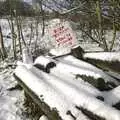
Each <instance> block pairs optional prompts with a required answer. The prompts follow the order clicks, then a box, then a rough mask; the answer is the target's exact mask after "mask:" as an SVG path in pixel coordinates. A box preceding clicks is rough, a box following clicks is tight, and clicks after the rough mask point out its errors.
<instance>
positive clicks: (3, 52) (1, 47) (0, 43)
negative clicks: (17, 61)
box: [0, 26, 7, 59]
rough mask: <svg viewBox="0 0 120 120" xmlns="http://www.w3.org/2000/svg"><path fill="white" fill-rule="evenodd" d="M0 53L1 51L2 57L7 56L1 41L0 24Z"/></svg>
mask: <svg viewBox="0 0 120 120" xmlns="http://www.w3.org/2000/svg"><path fill="white" fill-rule="evenodd" d="M0 53H1V57H2V59H5V58H6V57H7V53H6V50H5V46H4V42H3V35H2V29H1V26H0Z"/></svg>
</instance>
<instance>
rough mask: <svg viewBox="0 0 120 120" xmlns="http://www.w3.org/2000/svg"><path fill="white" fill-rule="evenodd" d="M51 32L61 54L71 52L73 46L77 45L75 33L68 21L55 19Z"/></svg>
mask: <svg viewBox="0 0 120 120" xmlns="http://www.w3.org/2000/svg"><path fill="white" fill-rule="evenodd" d="M49 33H50V36H51V37H52V40H53V41H52V42H53V43H54V45H55V48H56V50H57V52H59V53H61V54H66V52H70V50H71V48H72V47H74V46H76V45H77V40H76V37H75V34H74V32H73V30H72V28H71V27H70V24H69V22H67V21H60V20H59V19H57V20H53V21H52V22H51V27H50V29H49ZM64 52H65V53H64Z"/></svg>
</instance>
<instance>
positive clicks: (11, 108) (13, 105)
mask: <svg viewBox="0 0 120 120" xmlns="http://www.w3.org/2000/svg"><path fill="white" fill-rule="evenodd" d="M16 84H17V83H16V81H15V79H14V78H13V77H12V71H11V70H4V71H2V72H0V120H23V118H24V119H26V120H27V118H25V116H22V111H21V109H22V104H23V100H24V94H23V91H20V90H13V91H10V90H9V89H11V88H13V87H15V85H16Z"/></svg>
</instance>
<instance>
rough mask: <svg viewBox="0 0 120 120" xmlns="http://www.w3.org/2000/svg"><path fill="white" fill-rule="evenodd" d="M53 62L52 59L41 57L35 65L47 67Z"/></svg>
mask: <svg viewBox="0 0 120 120" xmlns="http://www.w3.org/2000/svg"><path fill="white" fill-rule="evenodd" d="M51 62H53V61H52V59H48V58H47V57H44V56H39V57H37V58H36V59H35V62H34V64H41V65H43V66H45V67H46V66H47V65H48V64H49V63H51Z"/></svg>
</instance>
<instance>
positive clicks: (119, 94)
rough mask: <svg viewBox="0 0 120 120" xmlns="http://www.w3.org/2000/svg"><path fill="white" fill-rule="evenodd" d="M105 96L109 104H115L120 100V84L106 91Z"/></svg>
mask: <svg viewBox="0 0 120 120" xmlns="http://www.w3.org/2000/svg"><path fill="white" fill-rule="evenodd" d="M103 96H104V98H105V102H106V103H107V104H110V105H115V104H116V103H118V102H120V86H118V87H116V88H114V89H113V90H111V91H109V92H105V93H104V94H103Z"/></svg>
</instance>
